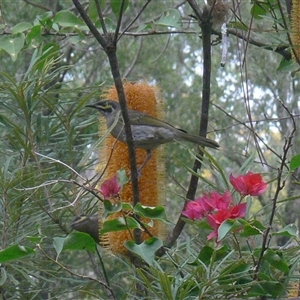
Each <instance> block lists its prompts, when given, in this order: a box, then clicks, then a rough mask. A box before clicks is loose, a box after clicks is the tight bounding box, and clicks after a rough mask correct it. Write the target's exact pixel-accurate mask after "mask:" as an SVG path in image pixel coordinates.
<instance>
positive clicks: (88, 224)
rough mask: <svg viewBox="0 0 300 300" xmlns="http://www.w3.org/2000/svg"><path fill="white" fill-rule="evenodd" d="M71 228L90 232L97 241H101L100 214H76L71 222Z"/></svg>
mask: <svg viewBox="0 0 300 300" xmlns="http://www.w3.org/2000/svg"><path fill="white" fill-rule="evenodd" d="M71 228H72V229H75V230H77V231H80V232H85V233H88V234H89V235H90V236H91V237H92V238H93V239H94V241H95V242H96V243H99V226H98V215H91V216H84V215H81V216H76V217H75V219H74V220H73V222H72V223H71Z"/></svg>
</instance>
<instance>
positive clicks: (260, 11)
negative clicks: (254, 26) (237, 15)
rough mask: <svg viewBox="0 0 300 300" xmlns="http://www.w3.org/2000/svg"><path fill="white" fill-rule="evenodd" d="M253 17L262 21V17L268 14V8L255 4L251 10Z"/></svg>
mask: <svg viewBox="0 0 300 300" xmlns="http://www.w3.org/2000/svg"><path fill="white" fill-rule="evenodd" d="M250 13H251V15H252V16H253V18H254V19H258V20H259V19H262V16H265V15H266V14H267V9H266V6H265V5H263V4H262V3H257V2H255V3H254V4H253V6H252V8H251V10H250Z"/></svg>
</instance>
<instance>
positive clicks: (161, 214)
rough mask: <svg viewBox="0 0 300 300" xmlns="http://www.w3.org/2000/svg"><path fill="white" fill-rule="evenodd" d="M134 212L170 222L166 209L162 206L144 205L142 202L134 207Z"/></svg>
mask: <svg viewBox="0 0 300 300" xmlns="http://www.w3.org/2000/svg"><path fill="white" fill-rule="evenodd" d="M134 212H135V213H137V214H138V215H139V216H141V217H145V218H148V219H152V220H160V221H163V222H165V223H170V222H169V221H168V220H167V215H166V211H165V209H164V208H163V207H162V206H156V207H150V206H143V205H141V204H140V203H138V204H136V206H135V207H134Z"/></svg>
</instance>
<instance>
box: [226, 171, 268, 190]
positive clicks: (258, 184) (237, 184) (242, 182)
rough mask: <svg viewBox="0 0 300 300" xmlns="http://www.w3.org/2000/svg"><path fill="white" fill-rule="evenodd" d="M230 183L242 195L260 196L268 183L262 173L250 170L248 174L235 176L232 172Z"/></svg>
mask: <svg viewBox="0 0 300 300" xmlns="http://www.w3.org/2000/svg"><path fill="white" fill-rule="evenodd" d="M229 180H230V183H231V184H232V185H233V187H234V189H235V190H236V191H238V192H239V193H240V194H241V195H243V196H245V195H250V196H259V195H261V194H262V193H264V192H265V190H266V188H267V183H265V182H264V181H263V179H262V176H261V175H260V174H254V173H252V172H248V173H247V174H246V175H238V176H237V177H234V176H233V175H232V174H230V178H229Z"/></svg>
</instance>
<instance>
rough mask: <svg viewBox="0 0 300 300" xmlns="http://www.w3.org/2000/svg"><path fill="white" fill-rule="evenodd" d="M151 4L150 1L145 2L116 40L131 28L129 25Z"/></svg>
mask: <svg viewBox="0 0 300 300" xmlns="http://www.w3.org/2000/svg"><path fill="white" fill-rule="evenodd" d="M150 2H151V0H147V2H146V3H145V4H144V5H143V7H142V8H141V10H140V11H139V13H138V14H137V15H136V16H135V18H134V19H133V20H132V21H131V22H130V23H129V24H128V25H127V26H126V28H125V29H124V30H123V32H122V33H121V34H120V35H119V38H118V40H119V39H120V38H121V37H122V36H123V34H124V33H125V32H126V31H127V30H128V29H129V28H130V27H131V25H132V24H133V23H134V22H135V21H136V20H137V19H138V18H139V16H140V15H141V14H142V12H143V11H144V10H145V9H146V7H147V6H148V4H149V3H150Z"/></svg>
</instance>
